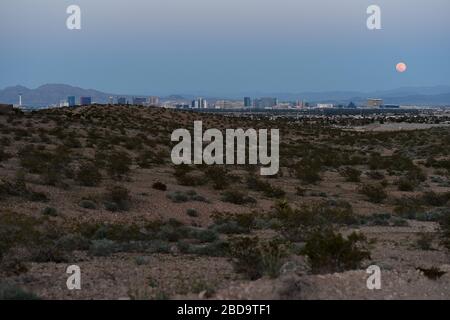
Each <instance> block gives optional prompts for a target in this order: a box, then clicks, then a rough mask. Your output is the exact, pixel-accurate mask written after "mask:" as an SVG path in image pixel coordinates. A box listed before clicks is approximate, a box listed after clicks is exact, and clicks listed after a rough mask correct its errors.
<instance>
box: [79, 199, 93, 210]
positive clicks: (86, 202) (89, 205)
mask: <svg viewBox="0 0 450 320" xmlns="http://www.w3.org/2000/svg"><path fill="white" fill-rule="evenodd" d="M79 206H80V207H82V208H84V209H89V210H97V204H96V203H95V202H94V201H92V200H88V199H83V200H81V201H80V203H79Z"/></svg>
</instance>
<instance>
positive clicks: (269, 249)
mask: <svg viewBox="0 0 450 320" xmlns="http://www.w3.org/2000/svg"><path fill="white" fill-rule="evenodd" d="M288 254H289V250H288V246H287V245H286V243H284V242H282V241H280V240H277V239H273V240H270V241H265V242H262V241H260V240H259V239H258V238H257V237H239V238H235V239H233V240H232V241H231V244H230V256H231V259H232V262H233V267H234V269H235V271H236V272H237V273H243V274H245V275H246V276H247V277H248V278H249V279H250V280H256V279H258V278H261V277H262V276H264V275H267V276H269V277H272V278H276V277H278V275H279V272H280V269H281V266H282V265H283V262H284V259H285V258H286V257H287V256H288Z"/></svg>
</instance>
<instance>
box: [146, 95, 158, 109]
mask: <svg viewBox="0 0 450 320" xmlns="http://www.w3.org/2000/svg"><path fill="white" fill-rule="evenodd" d="M148 105H149V106H154V107H157V106H159V97H157V96H151V97H148Z"/></svg>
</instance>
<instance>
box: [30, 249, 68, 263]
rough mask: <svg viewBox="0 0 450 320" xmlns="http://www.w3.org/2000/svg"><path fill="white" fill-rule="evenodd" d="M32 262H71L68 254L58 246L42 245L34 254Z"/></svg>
mask: <svg viewBox="0 0 450 320" xmlns="http://www.w3.org/2000/svg"><path fill="white" fill-rule="evenodd" d="M31 260H32V261H34V262H38V263H47V262H54V263H66V262H68V261H69V257H68V256H67V254H66V253H65V252H64V251H63V250H61V248H59V247H58V246H56V245H53V244H48V245H40V246H39V248H36V249H35V250H34V252H33V253H32V257H31Z"/></svg>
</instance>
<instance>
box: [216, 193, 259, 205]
mask: <svg viewBox="0 0 450 320" xmlns="http://www.w3.org/2000/svg"><path fill="white" fill-rule="evenodd" d="M221 199H222V201H223V202H230V203H233V204H238V205H244V204H247V203H256V200H255V199H254V198H252V197H249V196H247V195H245V194H244V193H243V192H241V191H238V190H227V191H225V192H223V193H222V198H221Z"/></svg>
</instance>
